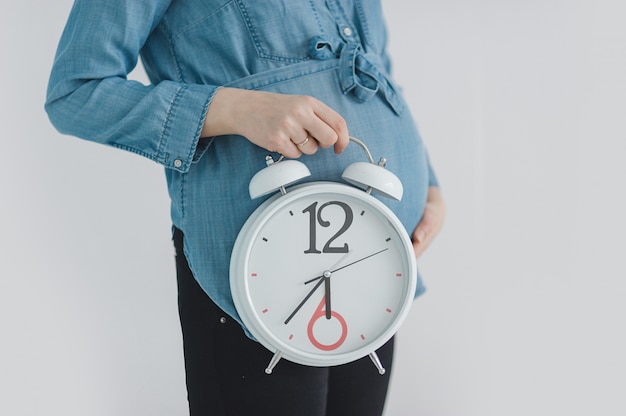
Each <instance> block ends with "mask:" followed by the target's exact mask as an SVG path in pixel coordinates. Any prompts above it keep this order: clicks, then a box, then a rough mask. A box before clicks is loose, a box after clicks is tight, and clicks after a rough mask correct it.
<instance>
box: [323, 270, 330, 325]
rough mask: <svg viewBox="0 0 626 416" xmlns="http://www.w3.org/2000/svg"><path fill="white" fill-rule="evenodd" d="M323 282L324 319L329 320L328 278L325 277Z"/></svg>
mask: <svg viewBox="0 0 626 416" xmlns="http://www.w3.org/2000/svg"><path fill="white" fill-rule="evenodd" d="M323 280H324V299H325V300H326V319H330V318H331V311H330V277H326V278H325V279H323Z"/></svg>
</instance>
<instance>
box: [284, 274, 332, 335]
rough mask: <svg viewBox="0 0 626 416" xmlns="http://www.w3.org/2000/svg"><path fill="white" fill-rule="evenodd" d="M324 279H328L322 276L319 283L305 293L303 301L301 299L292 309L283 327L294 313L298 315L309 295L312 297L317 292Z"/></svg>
mask: <svg viewBox="0 0 626 416" xmlns="http://www.w3.org/2000/svg"><path fill="white" fill-rule="evenodd" d="M326 279H328V277H325V276H324V275H322V276H320V281H319V282H317V283H316V284H315V286H313V289H311V290H310V291H309V293H307V295H306V296H305V297H304V299H302V302H300V304H299V305H298V306H296V309H294V311H293V312H291V315H289V317H287V319H285V325H287V324H288V323H289V321H291V318H293V317H294V315H295V314H296V313H298V311H299V310H300V308H302V306H303V305H304V304H305V303H306V301H307V300H309V298H310V297H311V295H313V293H314V292H315V291H316V290H317V288H318V287H320V286H321V285H322V283H324V282H325V281H326Z"/></svg>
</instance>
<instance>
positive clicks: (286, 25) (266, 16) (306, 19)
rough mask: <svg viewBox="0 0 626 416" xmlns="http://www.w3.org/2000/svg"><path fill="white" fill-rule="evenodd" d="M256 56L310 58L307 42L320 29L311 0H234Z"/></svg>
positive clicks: (317, 33)
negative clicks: (246, 27)
mask: <svg viewBox="0 0 626 416" xmlns="http://www.w3.org/2000/svg"><path fill="white" fill-rule="evenodd" d="M236 2H237V4H238V6H239V8H240V10H241V13H242V16H243V18H244V20H245V22H246V25H247V26H248V31H249V33H250V36H251V38H252V42H253V44H254V47H255V49H256V51H257V54H258V56H259V58H261V59H267V60H273V61H282V62H300V61H304V60H307V59H309V54H308V50H309V42H310V41H311V39H312V38H313V37H315V36H317V35H319V34H321V33H323V29H322V25H321V23H320V19H319V14H318V12H317V10H316V8H315V6H314V4H313V2H312V1H310V0H305V1H276V0H263V1H262V0H236Z"/></svg>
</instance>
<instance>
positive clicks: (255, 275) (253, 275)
mask: <svg viewBox="0 0 626 416" xmlns="http://www.w3.org/2000/svg"><path fill="white" fill-rule="evenodd" d="M250 276H252V277H257V276H258V274H256V273H252V274H251V275H250Z"/></svg>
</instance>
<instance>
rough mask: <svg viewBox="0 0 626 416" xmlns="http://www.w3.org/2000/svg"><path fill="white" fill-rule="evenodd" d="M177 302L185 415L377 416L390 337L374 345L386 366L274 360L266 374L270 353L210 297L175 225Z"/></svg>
mask: <svg viewBox="0 0 626 416" xmlns="http://www.w3.org/2000/svg"><path fill="white" fill-rule="evenodd" d="M174 245H175V247H176V270H177V275H178V308H179V313H180V321H181V325H182V331H183V342H184V353H185V371H186V380H187V393H188V399H189V409H190V414H191V416H209V415H210V416H213V415H215V416H221V415H235V416H247V415H260V416H263V415H271V416H283V415H284V416H296V415H297V416H370V415H371V416H374V415H376V416H378V415H380V414H381V413H382V411H383V406H384V403H385V397H386V394H387V387H388V385H389V375H390V373H391V363H392V358H393V338H392V339H391V340H390V341H389V342H387V344H385V345H384V346H383V347H381V348H380V349H379V350H378V351H377V353H378V356H379V357H380V359H381V361H382V363H383V365H384V366H385V368H386V370H387V373H386V374H385V375H384V376H381V375H379V374H378V371H377V370H376V368H375V367H374V365H373V364H372V362H371V361H370V359H369V358H368V357H364V358H362V359H360V360H358V361H355V362H353V363H349V364H345V365H340V366H335V367H309V366H303V365H299V364H295V363H292V362H290V361H287V360H281V361H280V362H279V363H278V365H277V366H276V368H275V369H274V372H273V373H272V374H271V375H267V374H265V368H266V367H267V364H268V363H269V361H270V359H271V358H272V353H271V352H270V351H268V350H267V349H265V347H263V346H262V345H261V344H259V343H257V342H255V341H252V340H250V339H249V338H248V337H246V335H245V334H244V333H243V331H242V329H241V327H240V325H239V324H238V323H237V322H235V321H234V320H233V319H231V318H230V317H229V316H228V315H226V314H225V313H224V312H223V311H222V310H221V309H220V308H218V307H217V305H215V303H213V302H212V301H211V299H210V298H209V297H208V296H207V295H206V294H205V292H204V291H203V290H202V288H201V287H200V286H199V285H198V283H197V282H196V280H195V279H194V277H193V275H192V274H191V270H190V269H189V265H188V264H187V260H186V258H185V256H184V255H183V235H182V232H181V231H180V230H177V229H176V230H175V232H174Z"/></svg>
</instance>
